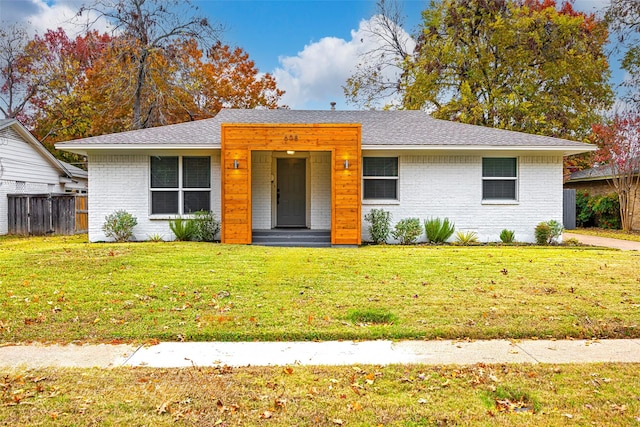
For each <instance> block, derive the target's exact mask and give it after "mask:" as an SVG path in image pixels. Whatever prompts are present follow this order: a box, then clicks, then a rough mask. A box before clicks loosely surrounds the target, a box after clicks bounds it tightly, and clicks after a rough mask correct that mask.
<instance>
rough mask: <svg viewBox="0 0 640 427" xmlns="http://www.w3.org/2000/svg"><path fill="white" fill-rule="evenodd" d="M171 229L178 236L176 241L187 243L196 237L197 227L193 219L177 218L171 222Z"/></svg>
mask: <svg viewBox="0 0 640 427" xmlns="http://www.w3.org/2000/svg"><path fill="white" fill-rule="evenodd" d="M169 228H170V229H171V231H173V234H175V236H176V240H179V241H187V240H193V239H194V238H195V237H196V231H197V225H196V223H195V221H194V220H192V219H183V218H176V219H174V220H171V221H169Z"/></svg>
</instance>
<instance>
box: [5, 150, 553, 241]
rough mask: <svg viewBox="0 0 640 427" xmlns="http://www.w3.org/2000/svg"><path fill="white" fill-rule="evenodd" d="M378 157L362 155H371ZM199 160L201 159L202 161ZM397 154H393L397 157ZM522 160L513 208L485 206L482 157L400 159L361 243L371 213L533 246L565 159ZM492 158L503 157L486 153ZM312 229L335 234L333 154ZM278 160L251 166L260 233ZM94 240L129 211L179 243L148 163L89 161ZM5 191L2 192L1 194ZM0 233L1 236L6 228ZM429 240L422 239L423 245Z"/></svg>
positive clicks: (320, 166)
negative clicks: (446, 222)
mask: <svg viewBox="0 0 640 427" xmlns="http://www.w3.org/2000/svg"><path fill="white" fill-rule="evenodd" d="M376 154H377V155H379V153H366V152H365V153H364V154H363V155H364V156H367V155H376ZM198 155H201V154H198ZM391 155H392V154H391ZM499 155H500V156H511V157H518V195H519V200H518V202H516V203H513V204H502V205H500V204H486V203H484V204H483V202H482V157H483V154H482V153H480V154H473V155H471V154H469V155H404V154H402V155H400V157H399V161H398V163H399V174H400V177H399V198H400V200H399V201H398V202H395V203H379V204H371V203H370V202H364V203H363V207H362V215H363V219H362V231H363V236H362V237H363V240H365V241H366V240H368V239H369V233H368V230H367V228H368V223H367V222H366V221H365V220H364V215H366V214H367V213H368V212H369V211H370V210H371V209H372V208H383V209H385V210H388V211H390V212H391V213H392V215H393V223H395V222H397V221H399V220H400V219H403V218H408V217H412V216H415V217H418V218H420V220H421V221H424V220H425V219H428V218H430V217H440V218H444V217H448V218H449V219H450V220H452V221H453V222H454V223H455V226H456V230H463V231H475V232H477V233H478V235H479V238H480V241H483V242H486V241H498V240H499V237H498V236H499V234H500V231H502V230H503V229H505V228H507V229H510V230H515V232H516V239H517V240H519V241H522V242H532V241H534V240H535V238H534V228H535V226H536V225H537V224H538V223H539V222H541V221H548V220H550V219H555V220H558V221H562V158H561V157H560V156H518V155H517V154H516V153H508V152H502V153H500V154H499ZM484 156H486V157H492V156H497V154H495V153H484ZM211 163H212V175H211V181H212V191H211V206H212V210H213V212H214V213H215V214H216V216H217V217H218V218H220V208H221V200H220V153H219V152H215V153H214V154H213V155H212V161H211ZM308 167H309V177H310V183H309V188H310V193H311V197H310V199H311V200H310V204H309V209H310V211H309V216H310V221H311V223H310V225H311V228H313V229H329V228H330V227H331V188H330V187H331V185H330V184H331V154H330V153H327V152H319V153H313V152H312V153H310V154H309V161H308ZM272 174H275V171H274V170H273V161H272V153H270V152H256V153H254V155H253V160H252V207H253V212H252V218H253V219H252V221H253V228H254V229H269V228H271V224H272V218H271V216H272V194H273V193H272V188H271V187H272V182H271V176H272ZM89 179H90V185H89V206H90V209H89V210H90V213H89V239H90V240H91V241H101V240H105V236H104V233H103V232H102V224H103V223H104V217H105V216H106V215H108V214H109V213H111V212H113V211H115V210H118V209H124V210H126V211H128V212H130V213H131V214H133V215H135V216H136V217H137V219H138V225H137V226H136V228H135V230H134V232H135V238H136V239H137V240H146V239H148V238H149V236H150V235H153V234H156V233H157V234H160V235H163V236H164V238H165V239H171V238H173V234H172V233H171V231H170V230H169V225H168V219H150V216H149V211H150V210H149V156H148V155H91V156H90V157H89ZM1 191H3V188H2V187H0V192H1ZM0 230H1V229H0ZM421 240H422V241H424V236H423V237H422V239H421Z"/></svg>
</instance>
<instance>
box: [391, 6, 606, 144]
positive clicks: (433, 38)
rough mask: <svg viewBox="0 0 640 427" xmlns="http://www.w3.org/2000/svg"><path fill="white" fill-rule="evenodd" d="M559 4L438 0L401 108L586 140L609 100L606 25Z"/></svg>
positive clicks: (410, 64) (427, 15)
mask: <svg viewBox="0 0 640 427" xmlns="http://www.w3.org/2000/svg"><path fill="white" fill-rule="evenodd" d="M556 6H557V5H556V3H555V0H521V1H511V0H437V1H435V0H434V1H432V2H431V4H430V6H429V7H428V8H427V9H426V10H425V11H424V12H423V23H422V28H421V30H422V32H421V34H420V36H419V39H418V46H417V48H416V52H415V55H414V56H413V57H412V58H410V59H409V60H408V61H407V62H406V63H405V75H404V77H403V89H404V107H405V108H408V109H426V110H432V111H433V115H434V116H435V117H437V118H442V119H447V120H454V121H460V122H464V123H470V124H476V125H482V126H489V127H497V128H502V129H510V130H517V131H523V132H528V133H535V134H544V135H549V136H555V137H564V138H572V139H583V138H585V137H586V136H587V135H588V134H589V132H590V126H591V124H592V123H595V122H597V121H598V120H599V118H600V117H599V112H600V111H603V110H605V109H606V108H608V107H609V106H610V105H611V101H612V98H613V93H612V90H611V87H610V85H609V83H608V80H609V76H610V71H609V66H608V61H607V57H606V55H605V52H604V49H603V47H604V45H605V43H606V42H607V38H608V32H607V27H606V24H605V23H604V22H602V21H598V20H597V19H596V17H595V16H594V15H586V14H583V13H578V12H576V11H574V10H573V8H572V7H571V5H570V4H569V3H563V4H562V5H561V7H560V8H559V9H558V8H557V7H556Z"/></svg>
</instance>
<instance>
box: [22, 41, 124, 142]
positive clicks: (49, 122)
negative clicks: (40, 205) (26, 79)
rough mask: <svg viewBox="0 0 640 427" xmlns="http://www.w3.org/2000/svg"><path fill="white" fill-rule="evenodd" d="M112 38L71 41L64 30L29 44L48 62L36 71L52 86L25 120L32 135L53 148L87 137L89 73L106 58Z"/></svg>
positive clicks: (36, 99) (40, 95)
mask: <svg viewBox="0 0 640 427" xmlns="http://www.w3.org/2000/svg"><path fill="white" fill-rule="evenodd" d="M110 42H111V37H110V36H108V35H107V34H99V33H98V32H96V31H91V32H88V33H86V34H82V35H79V36H77V37H75V38H70V37H69V36H68V35H67V33H66V32H65V31H64V30H63V29H62V28H58V29H57V30H47V31H46V32H45V33H44V35H42V36H38V35H36V36H35V37H34V38H33V39H32V40H31V41H30V42H29V44H30V46H32V49H35V48H36V47H37V48H38V49H39V50H40V51H41V54H42V55H43V57H44V58H45V59H46V60H45V61H43V63H42V64H41V66H40V67H39V68H38V70H37V71H36V72H37V73H38V74H39V75H41V76H46V79H47V80H48V81H49V83H48V84H47V85H46V86H43V87H41V88H40V90H39V91H38V92H37V93H36V94H35V95H34V96H33V100H32V104H33V106H34V111H33V114H31V115H29V116H28V117H26V118H25V122H24V124H25V125H27V126H28V127H29V128H30V129H31V130H32V133H33V134H34V135H35V136H36V137H37V138H38V139H39V140H40V141H41V142H42V143H44V144H45V146H47V148H50V149H53V143H54V142H57V141H60V140H66V139H70V138H74V137H81V136H87V135H88V131H89V129H90V126H91V125H90V121H91V119H92V116H93V113H92V102H91V100H90V99H88V98H87V97H86V96H85V90H84V87H85V85H86V83H87V72H88V71H89V70H91V69H92V68H93V67H94V66H95V64H96V63H97V62H98V61H99V58H100V57H101V56H102V55H103V53H104V49H105V46H107V45H109V43H110Z"/></svg>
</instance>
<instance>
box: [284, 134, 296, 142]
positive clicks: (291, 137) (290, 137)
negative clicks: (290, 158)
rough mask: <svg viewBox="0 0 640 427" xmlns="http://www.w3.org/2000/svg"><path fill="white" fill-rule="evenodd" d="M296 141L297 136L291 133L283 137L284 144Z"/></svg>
mask: <svg viewBox="0 0 640 427" xmlns="http://www.w3.org/2000/svg"><path fill="white" fill-rule="evenodd" d="M297 140H298V135H296V134H293V133H291V134H288V135H285V136H284V142H287V141H297Z"/></svg>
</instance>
